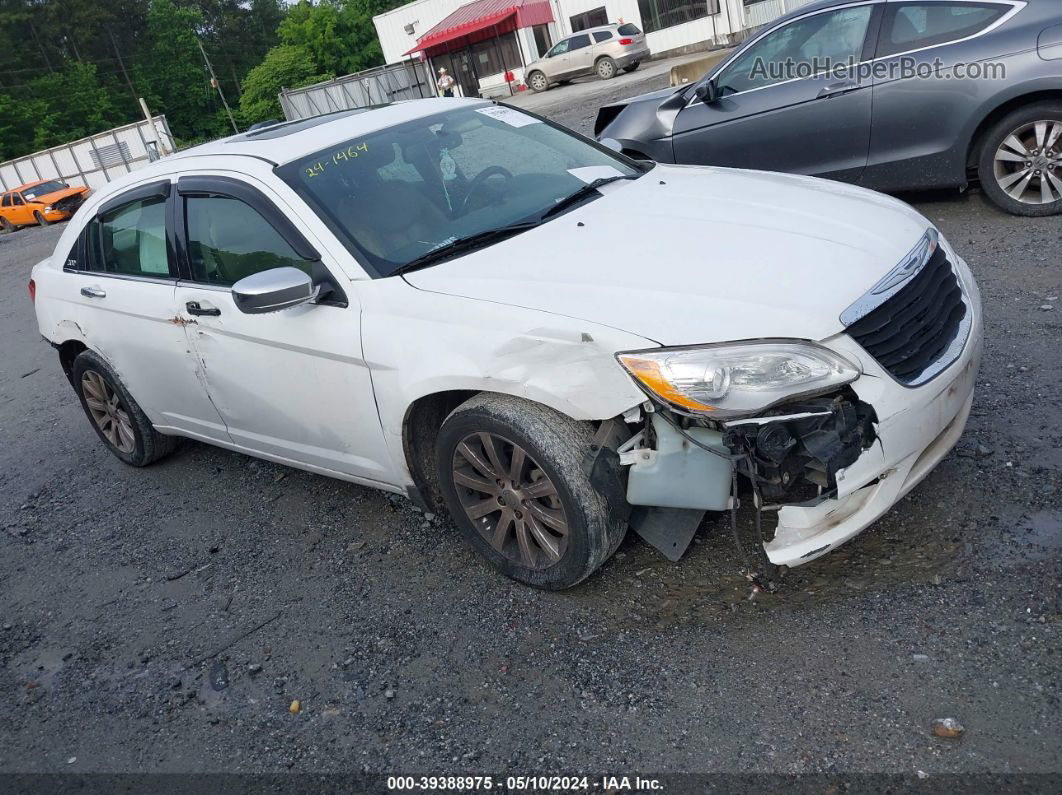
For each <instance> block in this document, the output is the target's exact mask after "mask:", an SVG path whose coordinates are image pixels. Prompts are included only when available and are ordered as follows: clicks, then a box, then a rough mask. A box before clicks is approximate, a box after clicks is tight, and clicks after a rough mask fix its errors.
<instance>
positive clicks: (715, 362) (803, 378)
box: [616, 340, 860, 419]
mask: <svg viewBox="0 0 1062 795" xmlns="http://www.w3.org/2000/svg"><path fill="white" fill-rule="evenodd" d="M616 357H617V358H618V359H619V361H620V364H622V365H623V366H624V368H626V370H627V372H629V373H630V374H631V375H632V376H634V378H635V379H636V380H637V381H638V383H639V384H640V385H641V386H642V388H643V389H645V390H646V391H647V392H649V393H650V394H651V395H653V396H654V397H657V398H659V399H661V400H663V401H664V402H665V403H667V404H668V405H670V406H672V407H674V408H676V409H678V410H679V411H683V412H686V413H694V414H703V415H705V416H708V417H712V418H716V419H728V418H733V417H742V416H747V415H749V414H755V413H757V412H760V411H763V410H764V409H766V408H769V407H770V406H773V405H774V404H776V403H781V402H782V401H785V400H792V399H794V398H798V397H803V396H807V395H811V394H820V393H822V392H828V391H830V390H831V389H836V388H838V387H841V386H844V385H845V384H848V383H851V382H852V381H854V380H855V379H856V378H858V377H859V375H860V370H859V368H858V367H857V366H856V365H854V364H852V362H850V361H848V360H847V359H845V358H844V357H842V356H839V355H838V354H836V353H834V352H833V351H831V350H829V349H828V348H824V347H823V346H821V345H816V344H815V343H812V342H801V341H796V340H792V341H790V340H763V341H756V342H730V343H722V344H719V345H700V346H695V347H686V348H656V349H653V350H648V351H631V352H629V353H620V354H617V355H616Z"/></svg>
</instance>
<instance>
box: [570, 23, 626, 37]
mask: <svg viewBox="0 0 1062 795" xmlns="http://www.w3.org/2000/svg"><path fill="white" fill-rule="evenodd" d="M625 24H627V23H625V22H609V23H608V24H607V25H595V26H594V27H592V28H583V29H582V30H577V31H575V32H573V33H571V34H569V35H567V36H565V37H564V38H566V39H570V38H571V37H572V36H578V35H579V34H580V33H594V32H596V31H599V30H615V29H616V28H618V27H619V26H620V25H625Z"/></svg>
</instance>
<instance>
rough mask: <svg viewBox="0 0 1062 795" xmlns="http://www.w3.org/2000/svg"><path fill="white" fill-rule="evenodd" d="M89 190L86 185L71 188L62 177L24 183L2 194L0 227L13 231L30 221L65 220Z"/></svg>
mask: <svg viewBox="0 0 1062 795" xmlns="http://www.w3.org/2000/svg"><path fill="white" fill-rule="evenodd" d="M89 193H90V191H89V189H88V187H86V186H85V185H78V186H76V187H73V188H71V187H70V186H69V185H67V184H66V183H65V182H63V181H62V180H58V179H42V180H38V181H37V182H29V183H27V184H25V185H21V186H19V187H17V188H15V189H14V190H12V191H8V192H7V193H5V194H3V196H2V198H0V229H3V230H4V231H9V230H11V229H14V228H15V227H18V226H25V225H26V224H38V225H40V226H47V225H48V224H50V223H51V222H52V221H65V220H66V219H67V218H69V217H70V216H72V215H73V214H74V213H75V212H76V211H77V208H78V207H80V206H81V205H82V203H83V202H84V201H85V199H86V198H88V195H89Z"/></svg>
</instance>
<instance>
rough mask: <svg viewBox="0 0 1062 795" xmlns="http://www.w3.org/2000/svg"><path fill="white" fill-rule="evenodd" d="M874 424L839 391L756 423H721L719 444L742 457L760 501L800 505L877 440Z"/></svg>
mask: <svg viewBox="0 0 1062 795" xmlns="http://www.w3.org/2000/svg"><path fill="white" fill-rule="evenodd" d="M772 417H776V418H777V419H775V420H771V418H772ZM765 420H766V421H765ZM876 421H877V416H876V415H875V414H874V409H873V408H872V407H871V406H870V405H868V404H866V403H863V402H861V401H860V400H859V399H858V398H857V397H856V396H855V394H854V393H853V392H851V390H844V391H843V392H841V393H840V394H836V395H826V396H822V397H817V398H810V399H807V400H802V401H800V402H798V403H790V404H786V405H784V406H778V407H776V408H774V409H772V410H771V411H769V412H767V413H765V414H764V415H763V416H761V417H758V418H757V421H756V422H747V421H745V422H742V421H735V422H732V423H724V424H723V425H724V427H725V428H726V433H725V434H724V440H725V442H726V444H727V446H728V447H729V448H730V450H732V451H733V452H734V453H735V455H738V454H745V455H746V456H747V457H746V459H745V461H743V462H742V464H741V466H740V469H741V471H742V473H743V474H745V475H748V476H749V477H750V478H751V479H752V481H753V488H754V490H755V492H756V493H757V494H759V495H761V497H762V498H763V499H764V500H767V501H770V502H780V503H794V502H805V501H807V500H811V499H814V498H816V497H821V496H823V495H824V494H827V493H830V492H833V491H834V490H835V489H836V488H837V472H838V471H839V470H842V469H844V468H845V467H848V466H851V465H852V464H854V463H855V461H856V459H857V458H859V456H860V455H862V453H863V451H864V450H866V449H867V448H868V447H870V445H871V444H873V443H874V440H875V439H876V438H877V435H876V433H875V431H874V423H875V422H876Z"/></svg>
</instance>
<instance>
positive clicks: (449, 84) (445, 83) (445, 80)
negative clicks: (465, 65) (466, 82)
mask: <svg viewBox="0 0 1062 795" xmlns="http://www.w3.org/2000/svg"><path fill="white" fill-rule="evenodd" d="M456 83H457V81H456V80H454V79H453V78H452V77H450V75H449V74H447V73H446V67H445V66H440V67H439V79H438V80H436V81H435V85H437V86H438V87H439V96H441V97H452V96H453V95H454V85H456Z"/></svg>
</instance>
